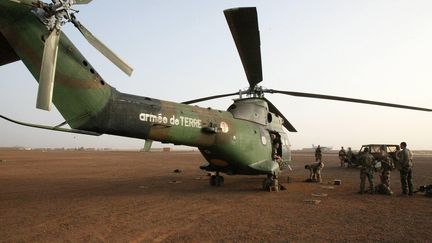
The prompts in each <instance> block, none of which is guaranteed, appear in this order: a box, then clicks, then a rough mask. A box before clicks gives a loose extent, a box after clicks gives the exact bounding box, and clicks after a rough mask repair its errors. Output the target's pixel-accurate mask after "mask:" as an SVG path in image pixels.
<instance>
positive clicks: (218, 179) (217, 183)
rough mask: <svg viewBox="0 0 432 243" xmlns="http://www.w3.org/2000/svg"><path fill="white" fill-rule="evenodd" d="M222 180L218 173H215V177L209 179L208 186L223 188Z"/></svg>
mask: <svg viewBox="0 0 432 243" xmlns="http://www.w3.org/2000/svg"><path fill="white" fill-rule="evenodd" d="M223 184H224V178H223V176H220V175H219V171H217V172H216V175H212V176H211V177H210V186H223Z"/></svg>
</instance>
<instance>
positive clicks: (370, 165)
mask: <svg viewBox="0 0 432 243" xmlns="http://www.w3.org/2000/svg"><path fill="white" fill-rule="evenodd" d="M360 164H361V170H360V191H359V193H360V194H363V193H364V192H365V190H364V189H365V181H366V177H367V178H368V181H369V188H370V191H369V192H370V194H374V192H375V188H374V181H373V173H374V169H375V168H374V157H373V156H372V155H371V154H370V153H369V148H365V149H364V153H363V154H362V155H361V157H360Z"/></svg>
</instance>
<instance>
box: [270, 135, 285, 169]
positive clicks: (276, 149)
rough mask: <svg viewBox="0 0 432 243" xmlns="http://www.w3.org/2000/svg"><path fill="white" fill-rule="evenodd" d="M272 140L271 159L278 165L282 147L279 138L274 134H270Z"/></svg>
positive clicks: (280, 163)
mask: <svg viewBox="0 0 432 243" xmlns="http://www.w3.org/2000/svg"><path fill="white" fill-rule="evenodd" d="M270 137H271V140H272V159H273V161H275V162H277V163H278V164H279V167H281V165H282V149H281V142H280V139H279V138H278V137H277V136H276V134H274V133H271V134H270Z"/></svg>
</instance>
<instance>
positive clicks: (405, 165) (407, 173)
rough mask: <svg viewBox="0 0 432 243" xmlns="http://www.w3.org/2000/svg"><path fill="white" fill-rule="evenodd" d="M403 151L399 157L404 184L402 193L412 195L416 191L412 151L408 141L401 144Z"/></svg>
mask: <svg viewBox="0 0 432 243" xmlns="http://www.w3.org/2000/svg"><path fill="white" fill-rule="evenodd" d="M400 147H401V149H402V151H401V152H400V158H399V171H400V178H401V184H402V194H404V195H406V194H407V191H408V195H410V196H412V195H413V192H414V186H413V182H412V166H413V164H412V153H411V151H410V150H409V149H407V144H406V142H402V143H401V144H400Z"/></svg>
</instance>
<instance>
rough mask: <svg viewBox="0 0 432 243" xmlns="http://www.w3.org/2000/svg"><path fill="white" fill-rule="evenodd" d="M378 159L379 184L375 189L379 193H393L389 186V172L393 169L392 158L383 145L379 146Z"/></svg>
mask: <svg viewBox="0 0 432 243" xmlns="http://www.w3.org/2000/svg"><path fill="white" fill-rule="evenodd" d="M379 160H380V162H381V169H382V173H381V184H379V185H378V186H377V187H376V188H375V191H376V192H377V193H380V194H385V195H393V191H392V190H391V188H390V174H391V171H392V170H393V169H394V165H393V160H392V158H391V157H390V156H389V155H388V153H387V151H386V149H385V147H384V146H381V147H380V154H379Z"/></svg>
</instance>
